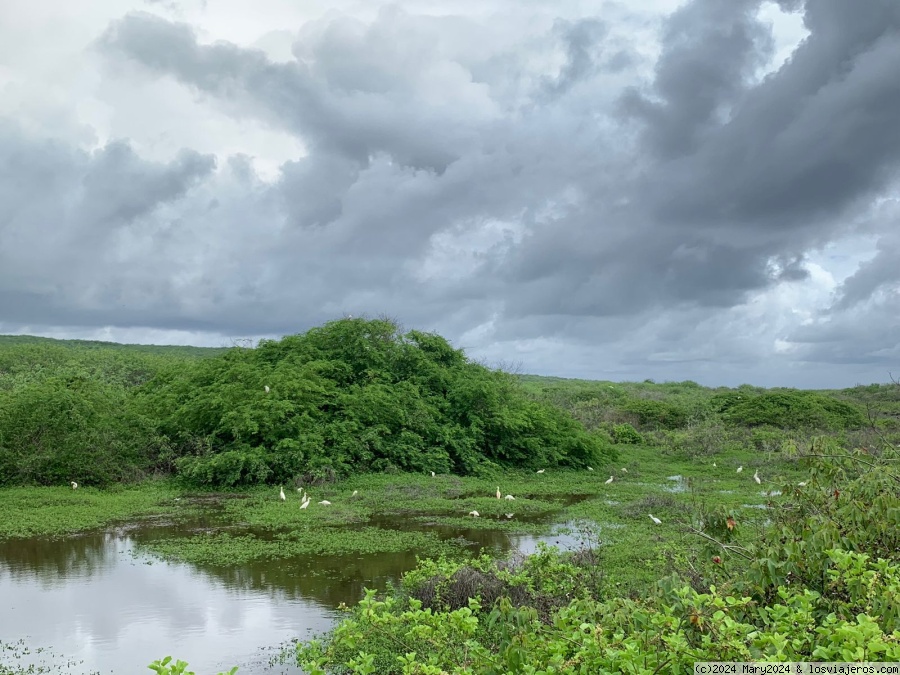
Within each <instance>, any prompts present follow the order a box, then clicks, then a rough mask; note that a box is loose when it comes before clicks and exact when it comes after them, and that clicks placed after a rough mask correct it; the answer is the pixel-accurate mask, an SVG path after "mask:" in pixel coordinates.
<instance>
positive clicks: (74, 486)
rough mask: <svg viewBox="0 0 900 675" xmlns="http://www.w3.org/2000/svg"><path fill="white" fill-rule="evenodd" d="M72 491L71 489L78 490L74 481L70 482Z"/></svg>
mask: <svg viewBox="0 0 900 675" xmlns="http://www.w3.org/2000/svg"><path fill="white" fill-rule="evenodd" d="M72 489H73V490H77V489H78V483H76V482H75V481H74V480H73V481H72Z"/></svg>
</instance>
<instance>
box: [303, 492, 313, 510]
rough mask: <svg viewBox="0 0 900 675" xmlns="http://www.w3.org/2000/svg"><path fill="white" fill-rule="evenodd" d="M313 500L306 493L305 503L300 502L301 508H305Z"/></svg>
mask: <svg viewBox="0 0 900 675" xmlns="http://www.w3.org/2000/svg"><path fill="white" fill-rule="evenodd" d="M311 501H312V500H311V499H310V498H309V495H306V499H304V500H303V503H302V504H300V508H301V509H305V508H306V507H307V506H309V503H310V502H311Z"/></svg>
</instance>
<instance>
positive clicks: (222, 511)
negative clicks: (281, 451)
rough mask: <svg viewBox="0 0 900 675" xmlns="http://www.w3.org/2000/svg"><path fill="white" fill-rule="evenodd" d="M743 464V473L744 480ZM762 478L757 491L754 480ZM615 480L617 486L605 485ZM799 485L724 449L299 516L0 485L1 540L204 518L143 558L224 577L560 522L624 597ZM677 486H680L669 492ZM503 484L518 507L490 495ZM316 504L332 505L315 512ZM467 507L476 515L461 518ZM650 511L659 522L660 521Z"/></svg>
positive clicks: (289, 509) (242, 506)
mask: <svg viewBox="0 0 900 675" xmlns="http://www.w3.org/2000/svg"><path fill="white" fill-rule="evenodd" d="M714 462H715V464H716V466H713V463H714ZM738 466H743V467H744V470H743V472H742V473H741V474H738V473H736V468H737V467H738ZM622 467H625V468H626V469H627V471H625V472H623V471H622V470H621V469H622ZM757 470H758V471H759V474H760V476H761V477H763V480H764V482H763V484H762V485H757V484H756V483H755V481H754V480H753V477H752V476H753V473H754V471H757ZM610 475H612V476H613V477H614V479H613V482H612V483H611V484H606V482H605V481H606V480H607V479H608V477H609V476H610ZM672 476H679V477H680V478H679V480H678V481H673V480H670V478H671V477H672ZM800 480H803V473H802V472H801V471H799V470H798V469H797V468H796V466H795V465H794V462H793V460H791V459H790V458H789V457H787V456H786V455H783V454H782V453H763V452H759V451H757V450H752V449H740V450H735V449H730V450H728V451H724V452H720V453H718V454H716V455H713V456H710V457H702V458H700V457H697V456H693V455H691V456H687V455H680V454H678V453H672V452H670V451H668V450H666V449H664V448H658V447H650V446H639V445H630V446H628V447H627V449H626V450H624V451H623V453H622V456H621V457H620V460H619V461H618V462H617V463H616V464H615V465H613V466H607V467H596V470H595V471H593V472H588V471H574V470H552V469H550V470H548V471H547V472H545V473H544V474H536V473H534V472H533V471H505V472H500V471H497V472H494V473H492V474H488V475H483V476H479V477H459V476H451V475H437V476H435V477H431V476H430V475H417V474H366V475H359V476H353V477H350V478H347V479H345V480H342V481H336V482H330V483H323V484H320V485H300V486H299V487H303V489H304V490H305V491H307V494H309V495H310V498H311V504H310V506H309V507H308V508H307V509H301V508H300V503H301V501H300V495H299V493H298V492H297V490H296V488H297V487H298V485H286V486H285V487H286V490H285V492H286V496H287V499H286V501H284V502H282V501H281V500H280V499H279V497H278V489H277V487H271V486H268V487H259V488H248V489H243V490H236V491H229V492H214V491H208V492H197V491H191V492H180V491H179V489H178V487H177V486H176V485H175V484H174V483H171V482H164V481H162V482H160V481H157V482H148V483H144V484H142V485H139V486H137V487H133V488H120V489H114V490H109V491H100V490H96V489H91V488H85V489H81V488H79V489H78V490H76V491H73V490H71V489H69V488H62V487H60V488H8V489H4V490H0V536H4V537H28V536H34V535H63V534H67V533H72V532H77V531H82V530H90V529H96V528H99V527H108V526H111V525H117V524H120V523H122V522H124V521H132V522H133V523H134V522H136V523H137V524H138V526H139V525H140V523H141V522H150V521H156V522H158V520H159V519H168V518H171V519H173V520H176V521H177V520H179V519H182V520H184V521H189V519H190V518H191V517H196V516H197V515H198V514H203V515H204V518H203V519H202V522H203V523H204V525H203V529H202V530H190V529H188V530H186V531H185V532H184V533H183V534H182V535H181V536H174V537H166V538H164V539H152V538H151V539H143V540H142V541H141V543H140V545H139V546H140V550H141V551H143V552H144V553H146V554H148V555H150V556H152V557H154V558H162V559H165V560H178V561H184V562H189V563H197V564H205V565H215V566H219V567H227V566H229V565H239V564H243V563H245V562H248V561H254V560H286V559H291V558H298V557H310V556H325V555H345V554H365V553H390V552H401V551H402V552H410V551H414V552H417V553H420V554H421V555H422V556H424V557H433V556H435V555H439V554H456V553H459V552H461V551H462V550H463V548H464V542H465V532H467V531H474V530H496V531H499V532H503V533H506V534H508V535H531V536H541V535H544V536H547V537H548V538H549V537H550V535H551V534H552V532H553V531H554V527H555V526H558V524H560V523H566V522H572V521H576V520H579V521H584V522H591V523H594V524H596V525H597V528H598V531H599V532H600V533H601V536H600V539H601V540H602V541H601V545H602V548H603V557H604V565H605V566H606V568H608V573H607V578H608V580H609V581H610V583H613V584H617V585H618V588H619V589H620V590H621V592H622V593H623V594H631V593H635V594H636V593H640V592H641V590H642V589H645V588H646V584H648V583H652V582H654V581H655V580H656V579H657V578H658V577H659V575H660V574H662V573H666V572H668V571H672V569H673V565H676V564H680V565H683V566H688V567H689V565H690V561H691V556H692V555H694V554H693V553H689V552H690V551H691V550H692V546H694V545H695V544H696V543H697V541H696V540H697V538H696V535H694V534H692V532H691V528H692V527H693V528H696V527H697V526H698V524H699V523H700V522H702V521H703V519H704V518H706V519H707V520H709V519H710V518H719V519H720V520H722V521H723V522H724V518H725V517H726V515H728V516H731V517H733V518H734V519H735V521H736V523H738V527H737V528H736V530H735V532H734V533H732V534H733V536H734V538H735V541H736V542H740V541H741V540H742V539H743V538H744V537H749V536H751V535H752V534H755V533H756V532H757V530H758V528H759V527H761V526H762V523H763V522H764V521H765V519H766V518H767V517H768V513H767V512H768V511H769V509H765V508H762V507H764V506H767V505H769V504H777V502H778V499H779V498H778V497H776V496H769V495H768V493H770V492H773V491H777V490H778V489H780V488H781V487H782V486H783V484H784V483H785V482H787V483H796V482H798V481H800ZM675 483H677V484H678V485H679V486H681V487H682V488H683V489H680V490H679V491H676V492H672V491H670V490H669V488H670V487H671V486H672V485H673V484H675ZM498 487H499V488H500V491H501V493H502V494H503V495H504V496H505V495H507V494H511V495H513V496H514V497H515V499H514V500H506V499H497V498H496V490H497V488H498ZM354 491H355V492H356V493H357V494H356V495H354V494H353V493H354ZM323 499H327V500H328V501H330V502H331V505H328V506H323V505H320V504H319V503H318V502H320V501H322V500H323ZM473 510H475V511H478V512H479V514H480V517H477V518H474V517H471V516H469V515H468V513H469V512H470V511H473ZM507 513H513V514H514V516H513V518H509V519H508V518H506V515H505V514H507ZM648 513H653V514H654V516H656V517H658V518H660V519H661V520H662V524H661V525H656V524H654V523H653V522H652V521H651V520H650V519H649V516H648ZM686 551H687V552H688V553H685V552H686Z"/></svg>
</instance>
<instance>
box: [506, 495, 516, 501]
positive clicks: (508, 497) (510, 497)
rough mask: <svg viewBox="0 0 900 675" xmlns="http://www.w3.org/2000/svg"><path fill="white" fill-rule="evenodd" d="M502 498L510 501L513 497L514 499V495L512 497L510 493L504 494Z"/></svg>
mask: <svg viewBox="0 0 900 675" xmlns="http://www.w3.org/2000/svg"><path fill="white" fill-rule="evenodd" d="M504 499H506V500H507V501H512V500H513V499H515V497H513V496H512V495H506V496H505V497H504Z"/></svg>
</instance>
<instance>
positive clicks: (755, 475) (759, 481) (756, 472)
mask: <svg viewBox="0 0 900 675" xmlns="http://www.w3.org/2000/svg"><path fill="white" fill-rule="evenodd" d="M753 480H755V481H756V484H757V485H759V484H760V483H762V481H761V480H760V479H759V471H754V472H753Z"/></svg>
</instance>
